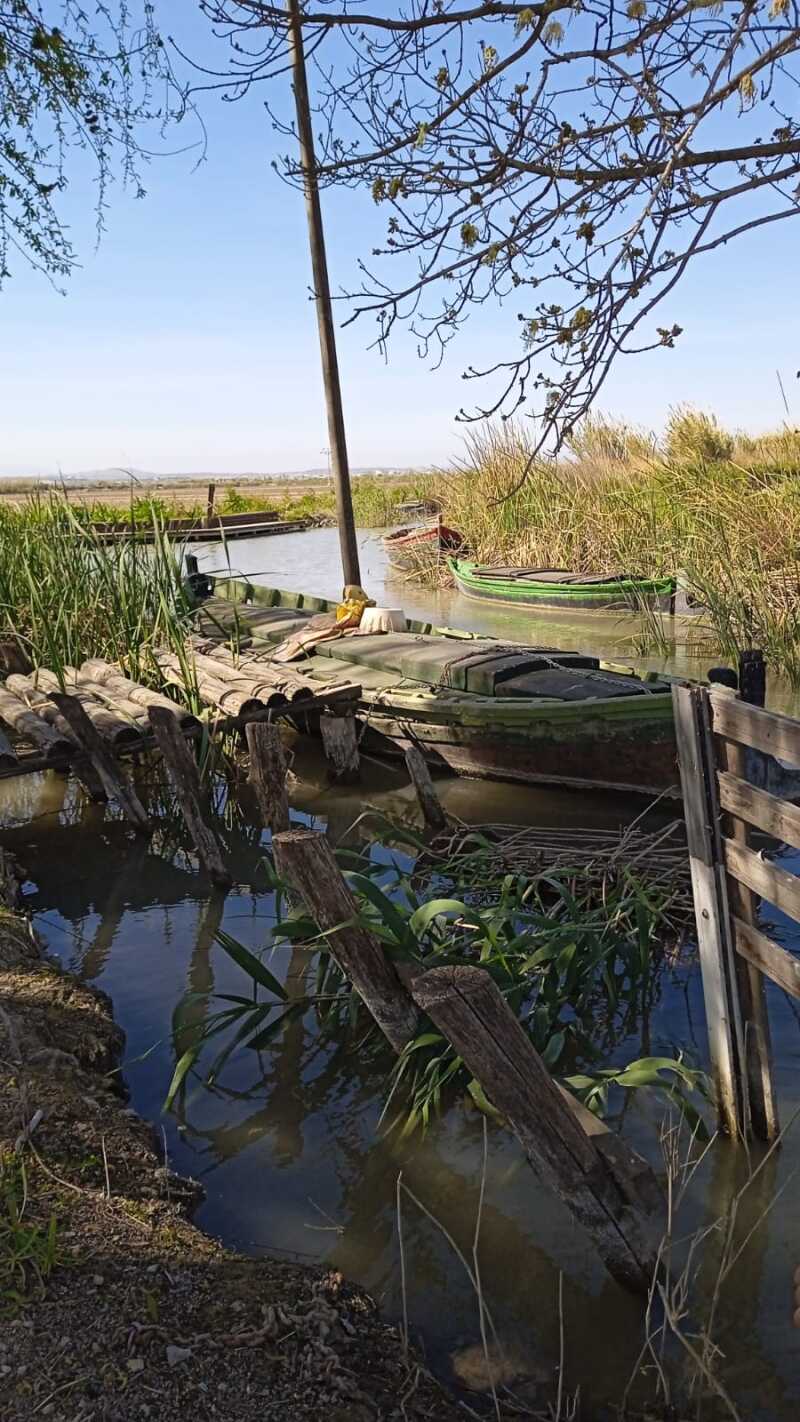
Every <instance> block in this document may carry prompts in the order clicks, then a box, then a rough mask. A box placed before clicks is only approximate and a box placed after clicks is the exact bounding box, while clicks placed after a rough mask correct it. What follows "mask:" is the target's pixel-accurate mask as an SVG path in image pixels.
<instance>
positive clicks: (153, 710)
mask: <svg viewBox="0 0 800 1422" xmlns="http://www.w3.org/2000/svg"><path fill="white" fill-rule="evenodd" d="M147 714H148V716H149V718H150V725H151V726H152V728H153V734H154V735H155V738H156V741H157V742H158V746H159V749H160V751H161V754H162V755H163V757H164V760H165V762H166V765H167V769H168V770H169V773H170V779H171V780H172V783H173V785H174V787H175V793H176V795H177V797H178V803H179V805H180V807H181V810H182V811H183V817H184V819H185V820H186V824H187V826H188V829H189V833H190V834H191V836H192V839H193V840H194V845H195V849H196V850H197V853H198V855H199V858H200V862H201V863H202V865H203V867H204V868H205V870H206V873H207V874H208V876H209V878H210V879H211V882H212V883H213V884H217V885H218V886H219V887H220V888H222V889H229V888H230V887H231V884H232V883H233V880H232V878H231V876H230V874H229V873H228V871H227V869H226V868H225V864H224V862H223V859H222V855H221V853H220V848H219V845H218V844H217V841H216V838H215V836H214V832H213V830H212V829H211V826H210V825H209V824H208V822H207V819H206V816H205V814H204V812H203V807H202V798H203V794H202V789H201V786H200V776H199V774H198V771H197V762H196V760H195V758H194V756H193V754H192V752H191V751H190V749H189V747H188V746H187V744H186V741H185V739H184V736H183V733H182V731H181V728H180V723H179V721H178V717H177V716H176V715H175V714H174V712H172V711H167V709H166V707H164V706H151V707H150V709H149V711H148V713H147Z"/></svg>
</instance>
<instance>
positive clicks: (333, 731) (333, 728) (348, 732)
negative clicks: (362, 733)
mask: <svg viewBox="0 0 800 1422" xmlns="http://www.w3.org/2000/svg"><path fill="white" fill-rule="evenodd" d="M319 729H320V732H321V734H322V745H323V749H324V751H325V755H326V757H327V760H328V765H329V767H330V776H331V779H332V780H337V781H339V783H340V784H344V785H352V784H353V782H354V781H356V780H358V778H359V776H360V774H361V763H360V758H359V754H358V732H357V731H356V719H355V716H325V715H323V716H320V718H319Z"/></svg>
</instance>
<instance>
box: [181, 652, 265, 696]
mask: <svg viewBox="0 0 800 1422" xmlns="http://www.w3.org/2000/svg"><path fill="white" fill-rule="evenodd" d="M190 655H191V656H192V657H193V658H194V665H195V667H196V668H197V669H198V671H201V672H203V673H204V674H205V675H208V676H210V677H212V678H213V680H214V681H217V682H221V683H222V684H223V686H225V687H230V688H231V689H232V690H237V691H246V692H247V694H248V695H249V696H251V697H252V698H253V699H254V700H256V701H259V702H260V703H261V704H262V705H264V706H268V707H269V706H285V704H286V702H287V700H288V697H287V696H286V693H285V692H283V691H279V690H278V688H277V687H276V686H275V685H274V683H273V682H272V681H270V680H267V681H263V680H260V679H259V678H258V677H257V676H255V675H252V676H251V675H248V674H246V673H245V672H244V670H239V669H238V668H236V667H234V666H229V665H228V663H227V662H220V661H216V660H215V658H214V657H206V656H204V655H203V653H202V652H192V653H191V654H190Z"/></svg>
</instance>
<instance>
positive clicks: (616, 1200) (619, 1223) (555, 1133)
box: [411, 966, 665, 1293]
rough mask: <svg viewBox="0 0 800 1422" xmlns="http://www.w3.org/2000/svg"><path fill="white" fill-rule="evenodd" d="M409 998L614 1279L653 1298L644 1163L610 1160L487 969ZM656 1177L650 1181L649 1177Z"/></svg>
mask: <svg viewBox="0 0 800 1422" xmlns="http://www.w3.org/2000/svg"><path fill="white" fill-rule="evenodd" d="M411 993H412V996H413V998H414V1001H415V1002H416V1003H417V1006H418V1007H420V1008H421V1009H422V1010H423V1011H424V1012H426V1013H427V1014H428V1016H429V1017H430V1018H431V1020H432V1021H433V1022H434V1024H435V1026H436V1027H438V1029H439V1031H440V1032H442V1033H444V1035H445V1037H446V1038H447V1039H448V1041H450V1042H451V1043H452V1045H453V1046H454V1047H455V1050H456V1052H457V1053H458V1055H459V1056H460V1057H461V1058H462V1059H463V1061H464V1063H465V1065H466V1067H467V1069H468V1070H469V1071H470V1072H471V1073H472V1075H473V1076H474V1077H475V1079H476V1080H477V1081H479V1082H480V1084H481V1086H482V1087H483V1089H484V1091H485V1092H486V1094H487V1096H488V1097H489V1100H490V1101H491V1102H492V1104H493V1106H495V1107H496V1108H497V1110H498V1111H500V1112H502V1114H503V1115H504V1116H505V1117H506V1119H507V1120H508V1123H509V1125H510V1126H511V1128H512V1130H513V1131H514V1134H515V1135H516V1137H517V1139H518V1141H519V1142H520V1145H521V1146H522V1148H523V1150H524V1151H525V1154H526V1156H527V1157H528V1160H529V1161H530V1163H531V1165H532V1166H533V1168H534V1170H535V1171H536V1173H537V1175H538V1176H539V1177H540V1178H541V1180H542V1181H543V1182H544V1184H545V1185H547V1186H548V1187H549V1188H550V1189H551V1190H552V1191H553V1193H554V1194H555V1195H557V1196H558V1198H559V1199H560V1200H562V1201H563V1203H564V1204H565V1205H566V1207H567V1209H568V1210H569V1211H570V1213H571V1214H572V1215H573V1217H574V1218H575V1220H577V1221H578V1223H579V1224H580V1225H582V1226H583V1228H584V1229H585V1230H586V1231H587V1233H588V1234H589V1235H590V1236H591V1238H592V1239H593V1240H594V1243H595V1245H596V1247H597V1249H598V1252H599V1253H600V1255H601V1257H602V1259H603V1262H604V1263H605V1265H606V1268H607V1269H608V1271H609V1273H610V1274H612V1275H613V1276H614V1278H615V1279H617V1280H618V1281H619V1282H620V1283H621V1284H625V1285H626V1286H627V1287H628V1288H632V1289H635V1290H636V1291H637V1292H639V1293H646V1292H647V1290H648V1289H649V1288H650V1286H651V1284H652V1280H653V1274H654V1271H655V1267H656V1261H657V1250H658V1239H659V1236H660V1234H661V1232H662V1231H663V1227H664V1223H665V1215H664V1214H662V1209H663V1203H664V1202H663V1200H662V1199H661V1196H660V1192H659V1190H658V1187H657V1185H656V1183H655V1180H654V1178H653V1176H652V1172H651V1171H650V1170H649V1167H648V1166H647V1165H646V1163H645V1162H644V1161H641V1160H638V1157H637V1158H635V1159H636V1160H637V1161H638V1167H637V1168H636V1169H634V1170H632V1169H631V1168H630V1165H629V1159H630V1152H628V1150H627V1148H626V1147H624V1146H622V1148H621V1150H619V1151H615V1150H614V1148H613V1146H612V1148H611V1153H610V1155H609V1156H608V1157H607V1156H606V1155H605V1154H604V1148H603V1147H602V1146H600V1147H599V1146H598V1142H601V1141H602V1142H606V1141H613V1139H614V1138H613V1137H612V1136H611V1135H610V1133H609V1134H608V1135H605V1134H603V1135H598V1136H589V1135H588V1134H587V1133H586V1131H585V1130H584V1129H583V1127H582V1125H581V1124H580V1121H579V1120H578V1117H577V1115H576V1113H574V1112H573V1111H572V1110H571V1109H570V1107H569V1106H568V1105H567V1103H566V1101H565V1100H564V1099H563V1096H562V1094H561V1092H560V1091H559V1089H558V1087H557V1086H556V1084H555V1082H554V1081H553V1079H552V1077H551V1076H550V1073H549V1072H548V1070H547V1068H546V1067H545V1065H544V1063H543V1062H542V1059H541V1057H540V1056H539V1054H538V1052H537V1051H536V1049H535V1048H534V1046H533V1044H532V1043H531V1041H530V1038H529V1037H528V1036H527V1035H526V1033H525V1031H524V1030H523V1028H522V1027H521V1026H520V1023H519V1022H518V1020H517V1018H516V1017H515V1015H514V1013H513V1012H512V1011H511V1009H510V1007H509V1006H508V1004H507V1002H506V1001H505V998H504V997H503V995H502V993H501V992H500V990H499V988H498V987H497V986H496V984H495V983H494V982H493V980H492V978H491V977H490V976H489V974H488V973H487V972H485V970H484V969H483V968H475V967H466V966H465V967H446V968H433V969H432V970H431V971H430V972H428V973H423V974H422V975H421V976H419V977H415V978H414V979H413V981H412V983H411ZM648 1177H649V1178H648Z"/></svg>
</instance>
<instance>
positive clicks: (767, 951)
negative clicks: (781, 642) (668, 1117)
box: [673, 686, 800, 1141]
mask: <svg viewBox="0 0 800 1422" xmlns="http://www.w3.org/2000/svg"><path fill="white" fill-rule="evenodd" d="M673 700H674V706H675V726H676V733H677V738H678V755H679V760H680V770H681V783H682V787H683V797H684V806H685V814H686V830H687V838H688V844H689V854H690V857H691V868H692V886H693V890H694V900H695V915H696V920H697V935H698V944H699V951H700V964H701V970H702V978H703V992H704V996H705V1005H706V1017H707V1020H708V1033H709V1044H710V1054H711V1062H712V1070H713V1074H714V1079H715V1083H716V1088H717V1098H718V1107H719V1115H720V1124H721V1126H722V1128H723V1129H724V1130H725V1131H727V1132H728V1133H729V1134H730V1135H731V1136H733V1137H738V1138H747V1137H748V1136H750V1135H754V1136H757V1137H759V1138H760V1139H762V1140H766V1141H771V1140H774V1139H775V1138H776V1136H777V1135H778V1132H779V1122H778V1110H777V1104H776V1100H775V1087H774V1082H773V1074H772V1054H771V1047H770V1032H769V1018H768V1014H767V1006H766V1000H765V992H764V978H765V977H767V978H770V979H771V980H772V982H775V983H777V984H778V986H779V987H781V988H783V989H784V991H785V992H788V993H790V994H791V996H792V997H796V998H800V958H798V957H795V956H794V955H793V954H791V953H788V952H787V951H786V949H785V948H782V947H781V946H780V945H779V944H778V943H775V942H773V940H772V939H771V938H769V937H768V936H767V935H766V934H765V933H763V932H762V931H761V929H760V928H759V926H758V918H757V906H758V901H759V899H765V900H766V901H767V902H768V903H770V904H774V905H775V906H776V907H777V908H779V909H781V910H782V911H783V912H784V913H785V914H787V915H789V917H790V918H792V919H795V920H797V921H798V922H799V923H800V878H798V877H796V876H795V875H794V874H790V873H787V871H786V870H785V869H783V868H781V867H780V865H778V864H775V863H772V862H771V861H770V860H768V859H765V858H764V857H763V856H762V854H760V853H759V852H758V850H757V849H756V848H755V847H754V846H753V844H752V843H751V838H752V836H753V832H754V831H760V832H761V833H762V835H766V836H770V837H771V838H773V839H775V840H778V841H781V842H782V843H784V844H787V845H790V846H792V847H793V848H795V849H800V807H798V806H797V805H795V804H793V803H791V802H790V801H789V800H786V799H782V798H781V797H780V796H779V795H776V794H773V793H771V792H770V791H769V790H767V789H762V788H759V786H757V785H755V784H753V783H752V779H753V778H764V779H766V780H767V783H768V780H769V778H768V777H753V775H752V770H753V768H754V767H755V766H756V765H757V764H758V763H759V759H760V757H763V756H767V757H778V758H779V759H780V760H781V761H788V762H789V763H790V764H791V765H793V766H798V767H800V721H795V720H792V719H791V718H790V717H788V716H780V715H777V714H775V713H774V712H769V711H764V710H763V709H762V708H761V707H759V706H751V705H748V704H746V703H745V702H744V701H742V700H740V699H739V698H738V697H736V696H735V695H733V694H732V693H731V692H730V691H716V690H711V691H709V690H708V689H707V688H705V687H699V686H698V687H688V686H682V687H678V686H676V687H675V688H674V690H673ZM760 763H761V765H762V766H763V765H764V764H765V762H764V761H763V759H761V761H760ZM773 779H778V780H779V779H780V776H778V777H774V776H773Z"/></svg>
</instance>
